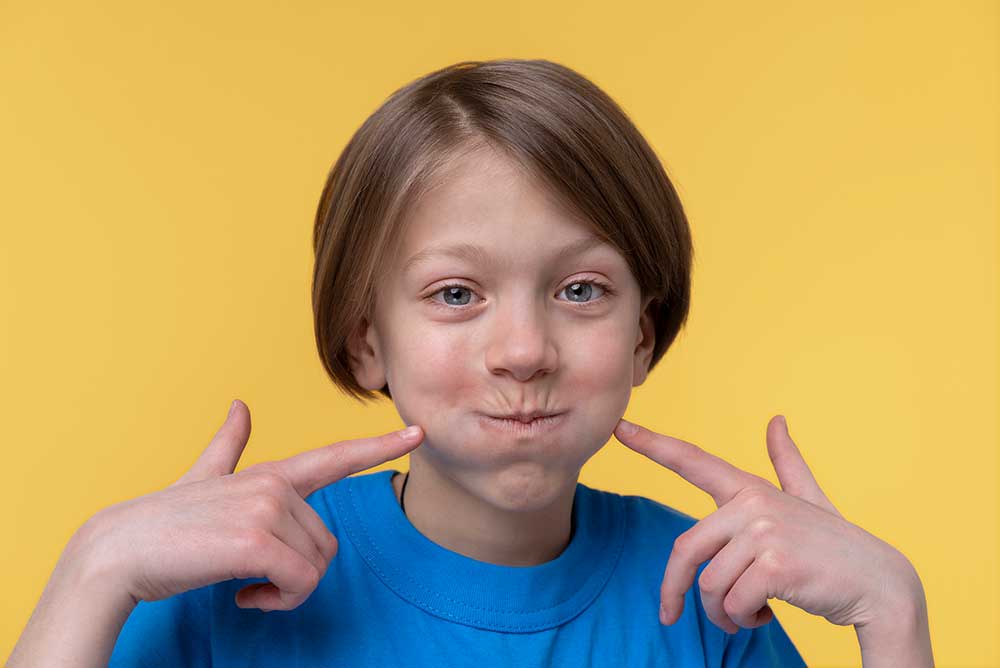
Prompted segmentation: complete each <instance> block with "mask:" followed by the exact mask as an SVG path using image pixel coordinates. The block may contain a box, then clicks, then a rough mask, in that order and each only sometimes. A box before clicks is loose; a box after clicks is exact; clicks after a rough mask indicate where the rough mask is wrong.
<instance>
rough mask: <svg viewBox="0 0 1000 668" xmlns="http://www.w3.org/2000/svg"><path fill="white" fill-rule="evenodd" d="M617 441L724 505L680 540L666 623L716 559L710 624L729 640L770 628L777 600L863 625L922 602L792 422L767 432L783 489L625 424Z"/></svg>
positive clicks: (705, 584) (665, 591) (912, 574)
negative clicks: (830, 489) (823, 485)
mask: <svg viewBox="0 0 1000 668" xmlns="http://www.w3.org/2000/svg"><path fill="white" fill-rule="evenodd" d="M632 427H634V428H635V430H634V432H630V428H632ZM615 436H616V437H617V438H618V440H619V441H621V442H622V443H623V444H624V445H626V446H628V447H629V448H631V449H633V450H635V451H636V452H639V453H641V454H643V455H645V456H647V457H649V458H650V459H652V460H653V461H655V462H657V463H659V464H661V465H663V466H665V467H667V468H669V469H671V470H672V471H674V472H676V473H678V474H679V475H680V476H681V477H683V478H684V479H685V480H687V481H689V482H691V483H693V484H694V485H696V486H697V487H699V488H701V489H703V490H705V491H706V492H708V493H709V494H711V495H712V498H713V499H715V503H716V505H717V506H718V510H716V511H714V512H713V513H711V514H710V515H709V516H707V517H705V518H704V519H702V520H700V521H699V522H698V523H697V524H695V525H694V526H693V527H691V528H690V529H688V530H687V531H685V532H684V533H682V534H681V535H680V536H678V537H677V539H676V540H675V542H674V546H673V550H672V551H671V553H670V557H669V559H668V561H667V567H666V571H665V573H664V576H663V583H662V585H661V589H660V600H661V613H660V615H661V617H660V618H661V621H662V622H663V623H664V624H672V623H674V622H676V621H677V619H679V618H680V615H681V612H682V611H683V609H684V593H685V592H686V591H687V590H688V589H689V588H690V587H691V585H692V584H693V583H694V578H695V575H696V573H697V569H698V567H699V565H700V564H701V563H703V562H704V561H706V560H708V559H711V563H709V564H708V566H706V567H705V569H704V571H702V574H701V577H699V579H698V585H699V588H700V591H701V599H702V602H703V604H704V607H705V612H706V614H707V615H708V617H709V619H710V620H711V621H712V622H713V623H714V624H715V625H716V626H718V627H720V628H721V629H723V630H725V631H727V632H728V633H736V632H737V631H738V630H739V627H741V626H742V627H747V628H755V627H758V626H762V625H764V624H766V623H767V622H769V621H770V620H771V618H772V617H773V612H772V610H771V608H770V607H769V606H768V605H767V600H768V599H769V598H778V599H781V600H783V601H787V602H788V603H791V604H792V605H794V606H796V607H798V608H801V609H803V610H805V611H806V612H809V613H811V614H814V615H820V616H822V617H824V618H826V619H827V620H828V621H830V622H832V623H834V624H838V625H842V626H847V625H851V624H854V625H858V626H859V627H861V626H864V625H866V624H868V623H870V622H872V621H874V620H876V619H880V618H884V616H885V615H892V614H896V613H897V612H898V611H902V610H905V609H906V604H907V602H908V601H910V600H911V599H916V598H917V597H918V596H922V593H923V592H922V588H921V585H920V581H919V578H918V577H917V576H916V571H915V570H913V568H912V566H911V565H910V563H909V561H908V560H907V559H906V557H905V556H903V554H902V553H900V552H899V551H898V550H896V549H895V548H894V547H892V546H891V545H889V544H887V543H885V542H883V541H881V540H879V539H878V538H876V537H875V536H873V535H872V534H870V533H868V532H867V531H865V530H864V529H862V528H860V527H858V526H856V525H854V524H852V523H850V522H848V521H847V520H846V519H844V517H843V516H842V515H841V514H840V513H839V512H838V511H837V509H836V508H835V507H834V506H833V504H832V503H831V502H830V500H829V499H828V498H827V497H826V494H824V493H823V490H821V489H820V487H819V485H818V484H817V483H816V479H815V478H814V477H813V475H812V472H811V471H810V470H809V467H808V466H807V465H806V462H805V460H804V459H803V458H802V455H801V454H800V453H799V450H798V448H797V447H796V445H795V443H794V442H793V441H792V438H791V436H790V435H789V433H788V429H787V425H786V424H785V420H784V417H783V416H775V417H774V418H772V419H771V421H770V422H769V423H768V426H767V452H768V455H769V456H770V458H771V462H772V463H773V464H774V470H775V471H776V472H777V474H778V479H779V481H780V482H781V490H779V489H778V488H777V487H776V486H775V485H773V484H772V483H771V482H770V481H769V480H767V479H765V478H762V477H760V476H757V475H754V474H752V473H748V472H746V471H743V470H741V469H739V468H736V467H735V466H733V465H731V464H729V463H727V462H725V461H724V460H722V459H720V458H718V457H716V456H714V455H712V454H709V453H708V452H705V451H704V450H702V449H700V448H698V447H697V446H695V445H693V444H691V443H688V442H686V441H682V440H680V439H677V438H673V437H670V436H664V435H661V434H657V433H655V432H652V431H649V430H648V429H644V428H643V427H640V426H638V425H633V424H632V423H630V422H627V421H626V420H622V421H621V422H620V423H619V425H618V427H617V428H616V430H615Z"/></svg>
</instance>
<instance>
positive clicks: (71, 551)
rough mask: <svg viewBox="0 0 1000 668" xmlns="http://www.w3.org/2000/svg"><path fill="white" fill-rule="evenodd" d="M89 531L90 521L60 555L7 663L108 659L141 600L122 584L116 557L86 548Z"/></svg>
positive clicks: (98, 662) (97, 663) (102, 662)
mask: <svg viewBox="0 0 1000 668" xmlns="http://www.w3.org/2000/svg"><path fill="white" fill-rule="evenodd" d="M89 533H90V523H89V522H88V523H85V524H84V526H83V527H81V528H80V529H79V530H78V531H77V532H76V533H75V534H74V535H73V537H72V538H71V539H70V541H69V543H68V544H67V546H66V549H65V550H63V553H62V554H61V555H60V556H59V561H58V562H57V563H56V566H55V569H54V570H53V572H52V577H51V578H50V579H49V581H48V583H47V585H46V587H45V590H44V591H43V592H42V596H41V598H40V599H39V601H38V605H37V606H35V610H34V612H32V614H31V617H30V618H29V619H28V623H27V625H26V626H25V628H24V631H23V632H22V633H21V637H20V638H19V639H18V641H17V644H15V645H14V650H13V652H12V653H11V655H10V658H8V660H7V663H6V664H5V665H6V666H7V668H35V667H36V666H37V667H42V666H45V667H46V668H48V667H50V666H53V667H54V666H74V667H76V666H80V667H88V668H89V667H91V666H92V667H94V668H98V667H101V668H104V667H105V666H107V665H108V661H109V659H110V657H111V652H112V650H113V649H114V646H115V641H116V640H117V638H118V634H119V633H120V632H121V629H122V626H124V624H125V621H126V620H127V619H128V616H129V614H130V613H131V612H132V610H133V608H135V606H136V605H137V603H138V602H137V601H136V600H135V599H134V598H132V595H131V594H129V593H128V591H127V590H126V589H125V588H122V587H119V586H118V584H117V580H115V578H114V574H115V572H116V570H117V569H115V567H114V563H113V561H111V560H109V559H107V558H102V555H101V554H100V553H98V552H95V551H92V550H89V549H88V536H89Z"/></svg>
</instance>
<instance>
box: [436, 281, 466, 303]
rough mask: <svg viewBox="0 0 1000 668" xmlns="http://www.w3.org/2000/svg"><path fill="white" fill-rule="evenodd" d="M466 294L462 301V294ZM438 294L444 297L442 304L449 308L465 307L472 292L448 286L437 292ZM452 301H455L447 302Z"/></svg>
mask: <svg viewBox="0 0 1000 668" xmlns="http://www.w3.org/2000/svg"><path fill="white" fill-rule="evenodd" d="M463 292H464V293H466V295H467V296H466V299H464V300H463V299H462V293H463ZM438 294H443V295H444V303H445V304H448V305H450V306H465V305H466V304H468V303H469V300H470V299H472V291H471V290H469V289H468V288H465V287H462V286H461V285H449V286H448V287H446V288H443V289H442V290H440V291H439V292H438ZM449 299H453V300H455V301H449Z"/></svg>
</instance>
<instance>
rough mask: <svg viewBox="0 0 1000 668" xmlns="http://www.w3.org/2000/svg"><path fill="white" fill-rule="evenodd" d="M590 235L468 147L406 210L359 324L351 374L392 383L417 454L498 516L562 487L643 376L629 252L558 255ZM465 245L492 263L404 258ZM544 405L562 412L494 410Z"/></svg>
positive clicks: (642, 340) (496, 161)
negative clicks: (417, 441) (500, 510)
mask: <svg viewBox="0 0 1000 668" xmlns="http://www.w3.org/2000/svg"><path fill="white" fill-rule="evenodd" d="M591 236H592V232H591V230H590V228H589V227H587V226H586V225H585V224H584V223H582V222H580V221H578V220H575V219H574V218H572V217H571V215H570V214H568V213H567V212H565V211H564V210H562V209H561V208H559V207H558V206H557V205H556V203H555V202H554V201H553V200H552V199H550V198H549V196H547V195H546V194H545V192H543V191H542V190H540V189H538V188H536V187H535V185H534V184H533V183H532V181H531V180H530V178H529V177H526V176H525V175H524V174H523V173H522V172H520V171H519V170H518V168H517V167H516V166H514V164H513V163H511V162H508V161H507V159H505V158H503V157H501V156H500V155H499V154H496V153H493V152H487V151H485V150H479V151H476V152H475V153H472V154H468V155H466V156H465V157H464V158H463V159H462V160H461V161H460V162H459V163H457V166H456V168H455V170H454V171H453V172H451V173H450V174H449V175H447V176H446V177H445V178H444V182H443V184H441V185H439V186H438V187H436V188H435V189H433V190H431V191H430V192H429V193H427V194H426V195H425V196H424V197H423V198H422V199H421V200H420V201H419V203H418V204H417V206H416V207H415V208H414V209H412V210H411V211H410V212H408V216H407V220H406V223H405V225H404V233H403V237H402V238H401V239H400V241H399V249H398V252H397V255H396V257H395V259H394V261H392V262H391V263H389V264H388V265H387V266H386V268H385V272H384V273H383V275H382V278H381V281H382V283H381V284H380V286H379V287H378V294H377V306H376V309H375V317H374V322H373V323H372V325H371V326H370V327H362V328H361V331H360V333H362V334H363V338H364V341H363V343H361V344H360V349H363V350H364V351H365V352H363V353H362V354H361V355H360V359H361V361H360V362H358V366H357V367H356V369H355V374H356V376H357V378H358V380H359V382H361V384H362V385H364V386H366V387H369V388H372V389H377V388H379V387H381V386H382V385H383V384H384V383H385V382H388V384H389V388H390V390H391V391H392V397H393V401H394V402H395V404H396V408H397V410H398V411H399V414H400V416H401V417H402V418H403V420H404V421H405V422H406V423H407V424H418V425H420V426H421V427H423V429H424V431H425V434H426V438H425V440H424V443H423V445H421V446H420V448H418V450H416V451H414V453H413V455H414V456H415V455H417V454H418V453H419V454H420V456H424V457H428V458H430V459H431V461H433V463H434V465H435V466H437V467H439V468H443V469H444V470H445V471H446V472H447V474H448V475H449V476H450V477H451V478H452V479H454V480H455V481H456V482H458V483H459V484H461V485H463V486H464V487H466V488H467V489H468V490H470V491H472V492H473V493H475V494H477V495H479V496H481V497H484V498H487V499H489V500H490V501H491V502H492V503H494V504H496V505H498V506H500V507H505V508H509V509H520V510H528V509H531V508H540V507H543V506H545V505H547V504H548V503H550V502H551V501H552V500H553V499H554V498H555V497H556V495H557V494H564V493H565V491H566V487H567V485H569V484H570V483H575V481H576V479H577V476H578V474H579V471H580V468H581V467H582V466H583V464H584V463H585V462H586V461H587V460H588V459H589V458H590V457H591V456H592V455H593V454H594V453H595V452H597V450H599V449H600V448H601V447H602V446H603V445H604V443H606V442H607V440H608V439H609V438H610V436H611V433H612V432H613V430H614V428H615V425H616V424H617V422H618V419H619V418H620V417H621V416H622V414H623V413H624V412H625V408H626V406H627V405H628V401H629V395H630V393H631V388H632V387H633V385H638V384H639V383H641V382H642V381H643V379H644V378H645V374H646V371H647V368H648V363H649V359H650V355H651V350H652V346H653V328H652V320H651V319H650V317H649V316H648V315H646V316H644V317H642V318H640V311H641V310H643V311H644V310H645V306H646V305H647V304H648V303H649V300H648V299H647V300H645V303H642V304H640V290H639V285H638V283H637V282H636V281H635V278H634V277H633V275H632V273H631V271H630V270H629V267H628V264H627V263H626V262H625V259H624V258H623V257H622V256H621V255H620V254H619V253H618V252H617V251H616V250H615V249H614V248H613V247H611V246H609V245H606V244H603V243H597V244H596V245H593V246H588V247H587V248H586V249H585V250H583V251H582V252H579V253H575V254H572V255H566V256H564V257H557V255H558V254H559V252H560V251H563V250H564V249H566V248H568V247H571V246H573V245H574V244H575V243H576V242H578V241H580V240H582V239H586V238H588V237H591ZM457 244H469V245H475V246H478V247H480V248H481V249H482V256H481V257H479V256H477V257H475V258H471V257H459V256H455V255H449V254H444V253H440V254H427V255H425V257H424V259H422V260H420V261H417V262H415V263H413V264H410V263H408V260H409V259H411V258H412V257H413V256H414V255H416V254H418V253H424V252H428V251H429V250H430V249H434V248H442V247H447V246H454V245H457ZM600 284H605V285H607V286H608V287H609V288H610V290H607V289H605V288H603V287H601V285H600ZM449 285H450V286H453V287H452V288H451V289H445V287H446V286H449ZM456 288H457V289H456ZM535 410H538V411H542V412H544V413H556V412H561V413H562V415H561V416H559V417H558V418H557V419H556V420H555V422H554V424H549V425H542V424H540V423H535V424H533V425H532V424H529V425H517V424H514V423H513V421H494V420H490V419H489V418H487V417H485V416H501V415H509V414H511V413H516V412H519V411H535ZM543 422H544V421H543ZM421 451H422V452H421Z"/></svg>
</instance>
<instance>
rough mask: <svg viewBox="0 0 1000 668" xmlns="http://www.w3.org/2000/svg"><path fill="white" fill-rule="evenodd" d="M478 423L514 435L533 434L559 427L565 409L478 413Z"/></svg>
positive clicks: (564, 414) (562, 420) (564, 415)
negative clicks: (501, 413) (559, 411)
mask: <svg viewBox="0 0 1000 668" xmlns="http://www.w3.org/2000/svg"><path fill="white" fill-rule="evenodd" d="M479 418H480V423H481V424H482V425H483V427H485V428H487V429H490V430H492V431H499V432H503V433H507V434H514V435H516V436H534V435H537V434H541V433H543V432H546V431H550V430H552V429H555V428H557V427H559V426H560V425H562V424H563V422H565V418H566V411H563V412H561V413H543V412H535V413H515V414H508V415H487V414H485V413H483V414H480V416H479Z"/></svg>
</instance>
